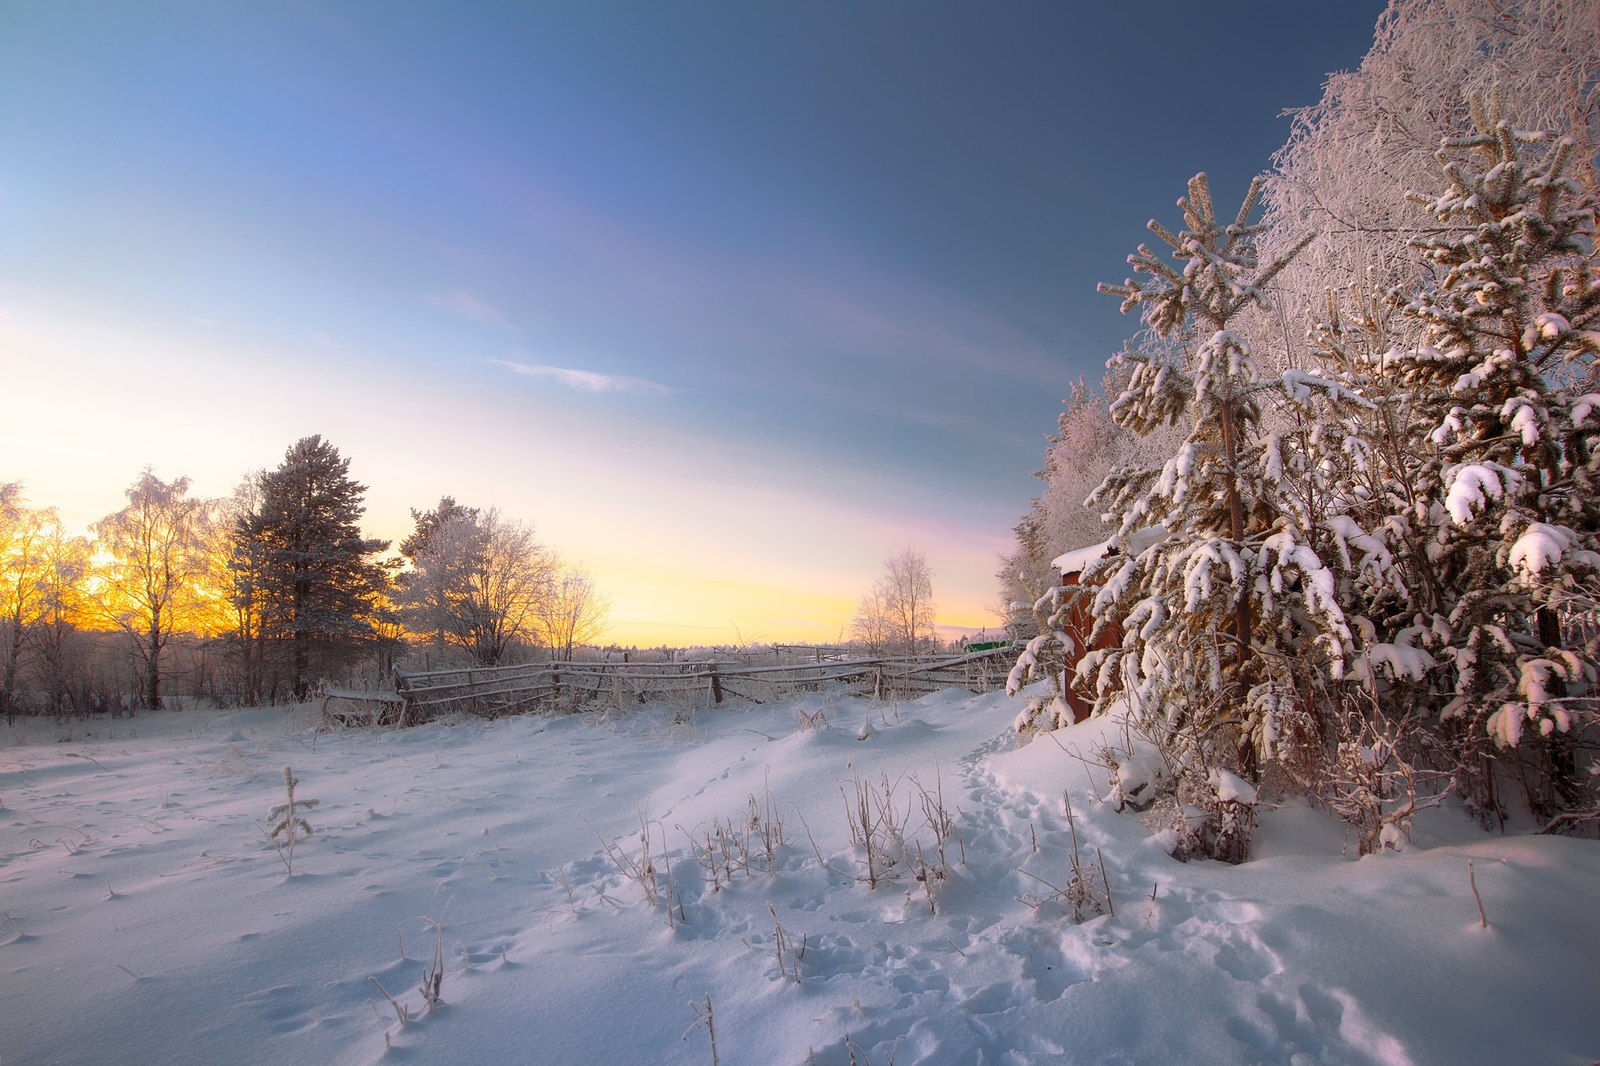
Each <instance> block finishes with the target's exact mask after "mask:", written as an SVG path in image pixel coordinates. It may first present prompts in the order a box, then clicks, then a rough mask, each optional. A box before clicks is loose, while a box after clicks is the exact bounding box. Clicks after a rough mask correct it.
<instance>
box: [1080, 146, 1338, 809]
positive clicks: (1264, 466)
mask: <svg viewBox="0 0 1600 1066" xmlns="http://www.w3.org/2000/svg"><path fill="white" fill-rule="evenodd" d="M1259 190H1260V181H1259V180H1258V181H1257V182H1255V183H1253V184H1252V186H1251V190H1250V193H1249V194H1248V195H1247V197H1246V199H1245V201H1244V204H1243V205H1242V206H1241V208H1240V210H1239V212H1238V214H1237V216H1236V217H1235V218H1233V219H1232V220H1231V221H1228V220H1220V219H1218V218H1217V216H1216V214H1215V211H1214V209H1213V206H1212V202H1211V194H1210V190H1209V188H1208V187H1207V183H1206V180H1205V176H1204V175H1199V176H1197V177H1196V178H1195V179H1193V180H1192V181H1191V182H1190V184H1189V194H1188V196H1187V197H1185V198H1184V199H1182V200H1180V201H1179V205H1180V207H1181V208H1182V209H1183V212H1184V222H1185V226H1184V229H1183V230H1182V231H1181V232H1179V233H1176V234H1175V233H1172V232H1171V231H1170V230H1168V229H1167V228H1166V227H1164V226H1162V225H1161V224H1160V223H1158V222H1151V223H1150V229H1151V231H1152V232H1153V233H1155V234H1156V235H1157V236H1158V237H1160V238H1161V239H1162V240H1163V241H1164V242H1165V243H1166V244H1167V245H1169V246H1170V247H1171V249H1172V253H1171V254H1172V260H1173V261H1171V262H1169V261H1168V260H1167V259H1166V258H1163V257H1161V256H1158V255H1157V254H1156V253H1155V252H1154V251H1152V250H1151V249H1150V248H1149V247H1148V246H1141V247H1140V248H1139V250H1138V251H1137V252H1136V253H1135V254H1134V255H1133V256H1131V257H1130V258H1129V262H1130V264H1131V265H1132V266H1133V267H1134V270H1135V271H1136V272H1137V273H1138V274H1141V275H1144V276H1143V277H1142V278H1135V279H1129V280H1128V281H1127V282H1125V283H1124V284H1122V285H1120V286H1102V287H1101V288H1102V291H1105V292H1110V293H1114V294H1116V295H1120V296H1122V297H1123V309H1124V311H1128V310H1134V309H1138V310H1140V311H1141V312H1142V314H1143V317H1144V320H1145V322H1146V324H1147V326H1148V327H1149V331H1150V333H1151V334H1153V337H1154V339H1155V340H1156V341H1157V342H1158V343H1156V344H1149V345H1144V346H1141V347H1140V348H1138V349H1133V348H1130V350H1128V351H1125V352H1123V353H1122V354H1121V355H1119V356H1118V357H1117V359H1116V362H1117V363H1119V364H1120V365H1122V366H1123V367H1125V368H1126V369H1127V372H1128V387H1127V388H1126V389H1125V390H1124V391H1123V393H1122V395H1121V396H1119V397H1118V398H1117V400H1116V401H1115V403H1114V404H1113V405H1112V411H1113V414H1114V415H1115V416H1116V418H1117V419H1118V421H1119V423H1120V424H1122V425H1123V426H1125V427H1127V428H1128V429H1130V430H1132V431H1134V432H1138V433H1148V432H1150V431H1152V430H1154V429H1156V428H1158V427H1160V426H1161V425H1163V424H1167V423H1174V424H1179V425H1182V426H1184V427H1185V428H1186V430H1187V432H1186V436H1185V437H1184V439H1183V440H1182V442H1181V444H1180V445H1179V447H1178V449H1177V451H1176V454H1174V455H1173V456H1172V457H1171V458H1170V459H1168V460H1167V461H1166V462H1165V463H1164V464H1163V465H1161V466H1160V467H1144V468H1123V469H1120V470H1118V471H1116V472H1114V473H1113V474H1112V475H1111V476H1110V477H1109V478H1107V480H1106V482H1105V484H1104V485H1103V486H1102V488H1101V489H1100V490H1099V493H1098V494H1097V497H1096V498H1097V499H1098V500H1099V501H1100V502H1102V503H1103V505H1104V506H1105V507H1106V508H1107V509H1108V510H1109V511H1111V512H1113V513H1114V514H1116V515H1118V516H1119V518H1120V526H1119V528H1118V529H1117V532H1116V534H1115V536H1114V538H1113V541H1112V546H1113V550H1112V552H1111V553H1110V554H1109V555H1108V556H1107V557H1106V558H1105V559H1104V560H1102V561H1101V562H1100V563H1099V564H1097V567H1096V570H1095V574H1094V576H1095V577H1096V578H1097V579H1099V580H1100V581H1102V582H1103V584H1102V586H1101V588H1100V590H1099V592H1098V593H1097V595H1096V604H1095V613H1096V615H1097V616H1099V618H1100V619H1101V620H1102V621H1101V626H1102V628H1104V627H1105V626H1108V625H1110V624H1111V623H1112V621H1113V620H1120V621H1121V624H1122V627H1123V633H1124V638H1123V642H1122V644H1121V646H1120V647H1117V648H1113V649H1110V650H1107V651H1103V652H1096V653H1092V654H1090V655H1088V656H1086V657H1085V658H1084V659H1083V660H1082V662H1081V664H1080V667H1079V670H1080V674H1081V675H1083V676H1090V677H1094V678H1095V679H1096V680H1097V681H1098V683H1099V693H1100V703H1101V704H1102V705H1104V704H1105V703H1106V702H1107V701H1108V700H1110V699H1111V698H1113V696H1114V695H1115V694H1116V692H1117V691H1118V690H1119V689H1120V690H1121V691H1122V692H1124V693H1125V694H1126V695H1127V696H1128V698H1129V699H1130V702H1131V703H1132V705H1133V707H1134V711H1135V713H1136V714H1137V715H1139V716H1141V717H1142V718H1143V720H1144V722H1145V724H1146V726H1147V727H1148V728H1150V729H1151V730H1152V731H1153V732H1155V733H1156V735H1157V739H1158V741H1160V742H1162V743H1163V744H1166V745H1168V746H1169V747H1170V749H1171V751H1172V753H1173V756H1174V758H1175V759H1176V760H1177V761H1178V762H1179V763H1180V764H1181V765H1183V766H1184V767H1185V768H1186V769H1189V770H1191V771H1193V773H1194V775H1195V776H1196V779H1197V780H1199V781H1206V780H1209V779H1210V778H1211V777H1212V776H1214V775H1212V774H1211V773H1210V771H1211V770H1213V769H1222V770H1227V771H1229V772H1231V773H1238V774H1242V775H1244V776H1245V777H1247V778H1249V779H1251V780H1252V781H1254V780H1258V779H1259V774H1260V768H1261V765H1262V762H1263V761H1264V760H1266V759H1270V758H1272V757H1273V755H1274V744H1275V742H1276V740H1277V738H1278V737H1279V736H1280V735H1281V733H1282V732H1283V716H1284V714H1285V712H1286V711H1287V710H1288V709H1289V708H1291V707H1293V706H1294V705H1295V704H1296V702H1297V701H1298V700H1300V699H1301V698H1302V697H1303V696H1304V694H1305V693H1306V692H1307V690H1308V686H1309V684H1310V683H1311V681H1312V680H1313V678H1314V677H1316V676H1320V675H1329V676H1335V677H1337V676H1339V675H1340V673H1341V672H1342V670H1343V667H1344V664H1345V661H1346V659H1347V657H1348V655H1349V652H1350V646H1351V634H1350V632H1349V630H1348V627H1347V625H1346V623H1345V619H1344V616H1343V612H1342V610H1341V608H1340V605H1339V603H1338V599H1337V596H1336V594H1335V586H1334V578H1333V575H1332V573H1330V571H1329V569H1328V568H1327V566H1325V565H1324V563H1323V560H1322V557H1321V555H1320V553H1319V551H1318V548H1317V545H1316V544H1315V543H1313V531H1312V530H1311V529H1309V528H1308V525H1307V517H1308V512H1307V509H1306V507H1305V505H1304V501H1303V500H1301V499H1298V498H1297V497H1296V496H1295V495H1294V493H1293V492H1292V486H1291V484H1290V480H1289V477H1288V475H1289V473H1290V468H1291V467H1292V466H1293V465H1294V463H1295V462H1296V459H1295V456H1294V454H1293V450H1292V449H1291V448H1288V447H1286V441H1285V439H1284V438H1283V436H1282V435H1281V434H1279V433H1276V432H1269V431H1266V430H1264V429H1263V426H1262V412H1263V405H1264V404H1266V403H1268V402H1284V403H1292V404H1309V403H1311V402H1313V401H1322V400H1329V399H1331V400H1334V401H1336V402H1349V401H1350V400H1351V397H1350V396H1349V395H1348V394H1347V393H1346V392H1345V391H1344V390H1342V389H1340V388H1339V387H1338V386H1336V385H1335V384H1334V383H1332V382H1329V381H1325V380H1322V379H1319V378H1315V377H1313V376H1311V375H1308V374H1303V373H1297V374H1294V375H1292V376H1289V377H1277V378H1275V377H1270V376H1267V375H1264V374H1262V373H1261V372H1260V370H1259V369H1258V367H1257V364H1256V361H1255V358H1254V354H1253V351H1252V347H1251V343H1250V340H1249V338H1248V337H1246V336H1245V335H1243V334H1242V333H1240V332H1237V331H1236V330H1234V329H1232V328H1231V326H1232V324H1233V321H1234V319H1235V317H1236V316H1237V315H1238V314H1239V313H1240V312H1241V311H1242V310H1243V309H1244V308H1246V307H1252V306H1254V307H1261V306H1265V305H1266V297H1265V295H1264V290H1265V288H1266V286H1267V285H1268V283H1269V282H1270V281H1271V280H1272V278H1273V277H1274V276H1275V275H1276V274H1277V273H1278V272H1279V271H1281V270H1282V269H1283V267H1284V265H1285V264H1286V263H1287V261H1288V255H1292V253H1293V251H1294V249H1293V248H1291V249H1290V251H1289V252H1288V253H1286V254H1285V255H1284V256H1280V257H1278V258H1276V259H1274V260H1273V261H1271V262H1269V263H1262V262H1261V261H1260V260H1259V258H1258V256H1257V252H1256V248H1257V239H1258V238H1259V236H1260V234H1261V227H1260V226H1259V225H1256V224H1253V223H1252V222H1251V215H1252V212H1253V209H1254V206H1255V202H1256V197H1257V195H1258V193H1259ZM1161 341H1166V342H1169V343H1159V342H1161ZM1173 341H1177V342H1179V343H1178V344H1176V345H1175V344H1173V343H1170V342H1173ZM1186 349H1188V350H1192V351H1193V354H1192V356H1189V357H1188V358H1184V356H1183V353H1184V351H1185V350H1186ZM1151 529H1159V530H1161V531H1163V532H1164V536H1161V537H1159V538H1153V539H1152V538H1150V537H1148V536H1144V537H1142V538H1139V535H1140V534H1142V533H1144V532H1146V531H1148V530H1151ZM1136 538H1138V539H1136ZM1144 543H1148V546H1146V547H1142V549H1141V544H1144Z"/></svg>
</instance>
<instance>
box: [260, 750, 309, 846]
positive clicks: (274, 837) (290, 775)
mask: <svg viewBox="0 0 1600 1066" xmlns="http://www.w3.org/2000/svg"><path fill="white" fill-rule="evenodd" d="M299 783H300V779H299V778H298V777H296V776H294V768H293V767H289V766H285V767H284V768H283V787H284V790H285V791H286V792H288V794H289V802H287V803H280V804H278V805H277V806H276V807H274V808H272V810H271V811H270V812H268V814H267V821H269V822H271V823H272V831H271V832H270V833H268V834H267V838H268V839H269V840H271V841H272V842H273V843H274V844H277V843H279V840H278V836H279V835H280V834H282V835H283V838H284V839H283V841H282V846H284V847H286V848H290V849H293V848H294V842H295V839H296V837H297V836H298V835H299V834H301V833H303V834H305V835H306V836H311V835H312V833H311V823H310V822H308V821H306V820H305V818H304V816H302V815H301V813H300V812H301V811H309V810H311V809H312V808H313V807H315V806H316V805H317V802H318V801H317V800H314V799H308V800H307V799H295V798H294V789H295V786H296V785H298V784H299Z"/></svg>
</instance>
